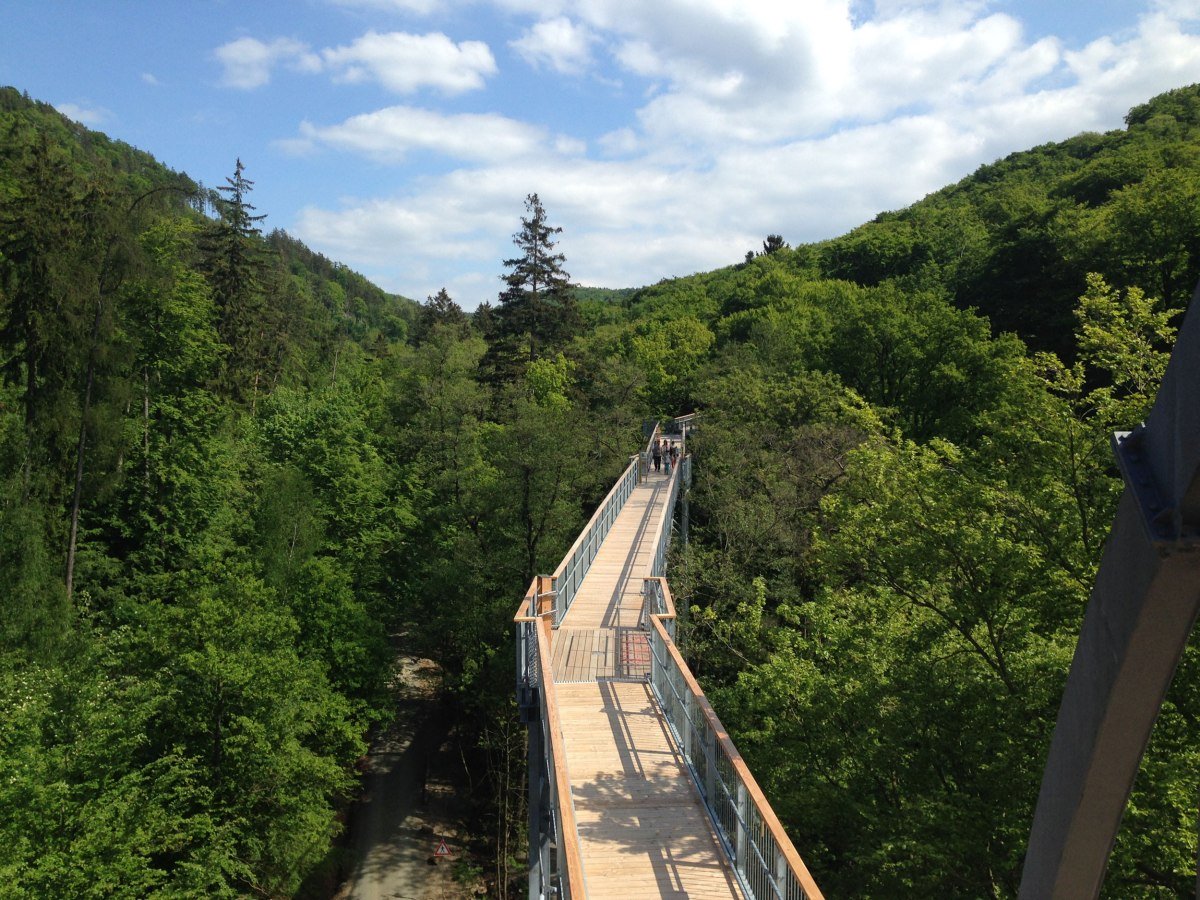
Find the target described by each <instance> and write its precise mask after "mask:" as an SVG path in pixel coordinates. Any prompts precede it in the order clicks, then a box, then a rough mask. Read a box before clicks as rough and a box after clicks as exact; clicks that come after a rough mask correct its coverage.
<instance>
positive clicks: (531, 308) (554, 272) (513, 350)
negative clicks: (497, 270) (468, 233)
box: [490, 194, 578, 371]
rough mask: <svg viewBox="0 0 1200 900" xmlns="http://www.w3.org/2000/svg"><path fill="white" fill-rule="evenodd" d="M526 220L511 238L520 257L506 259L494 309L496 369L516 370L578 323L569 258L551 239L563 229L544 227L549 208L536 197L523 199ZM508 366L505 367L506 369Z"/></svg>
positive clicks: (492, 354) (561, 338) (553, 343)
mask: <svg viewBox="0 0 1200 900" xmlns="http://www.w3.org/2000/svg"><path fill="white" fill-rule="evenodd" d="M525 209H526V211H527V212H528V216H527V217H526V218H522V219H521V230H520V231H518V232H517V233H516V234H514V235H513V243H514V244H516V246H517V248H518V249H519V250H520V251H521V253H520V255H519V256H516V257H514V258H512V259H506V260H505V261H504V265H505V267H506V268H508V269H509V270H510V271H509V272H508V274H507V275H504V276H502V278H503V279H504V284H505V288H504V290H503V291H501V293H500V306H499V307H498V308H497V310H496V320H497V321H496V332H495V343H494V344H493V346H492V352H491V354H490V355H491V356H492V362H493V364H495V365H496V368H497V370H503V369H505V368H508V369H510V370H512V371H515V370H516V369H518V368H520V367H521V366H522V365H524V364H528V363H529V362H532V361H533V360H535V359H537V358H538V357H539V356H541V355H544V353H545V352H546V350H547V349H549V348H552V347H554V346H557V345H560V344H561V343H563V342H564V341H565V340H566V339H567V338H568V337H570V335H571V334H572V332H573V331H574V330H575V328H576V326H577V324H578V311H577V310H576V307H575V300H574V298H573V296H572V293H571V276H570V275H568V274H567V272H566V271H565V270H564V269H563V263H565V262H566V256H564V255H563V254H562V253H555V252H554V247H555V243H556V242H555V241H554V238H553V236H554V235H556V234H561V233H562V228H559V227H551V226H550V225H548V224H546V210H545V209H544V208H543V207H542V202H541V200H539V199H538V195H537V194H529V195H528V196H527V197H526V198H525ZM506 363H507V365H506Z"/></svg>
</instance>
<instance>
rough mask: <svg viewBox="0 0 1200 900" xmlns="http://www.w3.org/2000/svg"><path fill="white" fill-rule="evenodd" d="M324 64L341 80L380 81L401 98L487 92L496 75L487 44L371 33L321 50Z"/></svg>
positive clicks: (435, 35)
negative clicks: (426, 90)
mask: <svg viewBox="0 0 1200 900" xmlns="http://www.w3.org/2000/svg"><path fill="white" fill-rule="evenodd" d="M321 60H322V62H323V64H324V66H325V68H327V69H330V70H332V71H333V72H334V77H335V78H336V79H337V80H339V81H345V82H351V83H354V82H361V81H367V80H372V81H377V82H379V83H380V84H381V85H383V86H384V87H385V88H387V89H388V90H390V91H394V92H396V93H400V94H411V93H413V92H415V91H417V90H419V89H420V88H423V87H431V88H436V89H438V90H440V91H442V92H443V93H446V94H459V93H462V92H464V91H470V90H475V89H477V88H481V87H483V86H484V83H485V79H486V78H487V76H489V75H494V74H495V73H496V71H497V69H496V60H495V59H494V58H493V56H492V51H491V50H490V49H488V46H487V44H484V43H482V42H480V41H463V42H462V43H459V44H456V43H454V42H453V41H451V40H450V38H448V37H446V35H444V34H441V33H433V34H423V35H419V34H407V33H405V32H402V31H393V32H389V33H387V34H379V33H377V32H374V31H371V32H368V33H367V34H365V35H363V36H362V37H360V38H358V39H357V40H356V41H354V42H353V43H352V44H349V45H347V46H344V47H334V48H330V49H327V50H323V51H321Z"/></svg>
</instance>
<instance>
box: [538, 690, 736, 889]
mask: <svg viewBox="0 0 1200 900" xmlns="http://www.w3.org/2000/svg"><path fill="white" fill-rule="evenodd" d="M556 691H557V694H558V708H559V715H560V717H561V721H562V730H563V735H564V740H565V743H566V755H567V767H568V770H569V771H570V775H571V796H572V798H573V799H574V802H575V817H576V821H577V822H578V826H579V844H580V850H581V853H582V856H583V868H584V875H585V877H586V879H587V895H588V898H589V900H605V898H612V900H640V898H644V897H672V898H684V897H688V898H703V900H707V898H718V897H720V898H730V897H736V898H740V897H742V894H741V892H740V891H739V889H738V886H737V882H736V880H735V879H734V877H733V874H732V872H731V871H730V869H729V866H728V864H727V862H726V857H725V855H724V853H723V852H722V851H721V848H720V845H719V844H718V843H717V838H716V836H715V835H714V833H713V830H712V825H711V823H710V821H709V818H708V813H707V812H706V811H705V809H704V805H703V803H702V802H701V800H700V795H699V794H698V793H697V792H696V789H695V786H694V785H693V783H692V779H691V776H690V775H689V774H688V772H687V769H686V767H685V765H684V763H683V759H682V758H681V757H680V756H679V754H678V753H677V751H676V749H675V746H674V743H673V742H672V740H671V737H670V733H669V732H668V731H667V727H666V724H665V723H664V722H663V719H662V716H661V714H660V713H659V710H658V706H657V704H656V703H655V701H654V697H653V695H652V694H651V693H650V688H649V686H648V685H646V684H645V683H641V682H634V681H602V682H598V683H593V684H564V685H560V686H558V687H557V688H556Z"/></svg>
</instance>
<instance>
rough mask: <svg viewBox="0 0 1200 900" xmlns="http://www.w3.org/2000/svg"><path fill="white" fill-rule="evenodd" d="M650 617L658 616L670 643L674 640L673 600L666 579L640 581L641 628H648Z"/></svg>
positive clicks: (654, 578) (655, 578)
mask: <svg viewBox="0 0 1200 900" xmlns="http://www.w3.org/2000/svg"><path fill="white" fill-rule="evenodd" d="M650 616H658V618H659V621H661V622H662V623H663V628H664V629H665V630H666V632H667V635H668V636H669V637H670V638H671V640H672V641H674V640H675V600H674V598H673V597H672V596H671V588H670V586H669V585H668V584H667V579H665V578H662V577H653V578H643V579H642V617H643V627H645V628H649V624H648V623H649V621H650V618H649V617H650Z"/></svg>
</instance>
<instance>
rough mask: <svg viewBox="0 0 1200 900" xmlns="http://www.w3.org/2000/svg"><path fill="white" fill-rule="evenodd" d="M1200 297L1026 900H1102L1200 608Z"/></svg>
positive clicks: (1128, 514) (1068, 721)
mask: <svg viewBox="0 0 1200 900" xmlns="http://www.w3.org/2000/svg"><path fill="white" fill-rule="evenodd" d="M1198 307H1200V289H1197V292H1196V295H1195V297H1193V299H1192V308H1191V311H1190V313H1189V314H1188V316H1187V318H1186V319H1185V320H1184V323H1183V327H1182V328H1181V329H1180V332H1179V339H1178V341H1177V343H1176V346H1175V351H1174V353H1173V354H1172V356H1171V362H1170V364H1169V365H1168V367H1167V372H1166V375H1165V376H1164V378H1163V383H1162V387H1161V388H1160V389H1159V392H1158V396H1157V397H1156V398H1155V401H1154V408H1153V410H1151V412H1150V416H1149V418H1148V419H1147V420H1146V423H1145V425H1144V426H1138V428H1136V429H1135V430H1134V431H1132V432H1129V433H1123V434H1118V435H1116V436H1115V437H1114V439H1113V443H1114V447H1115V449H1116V454H1117V459H1118V461H1119V463H1120V465H1121V471H1122V474H1123V475H1124V477H1125V482H1126V485H1125V491H1124V493H1123V494H1122V496H1121V501H1120V505H1119V507H1118V509H1117V516H1116V519H1115V521H1114V522H1113V527H1112V532H1111V533H1110V535H1109V538H1108V544H1107V545H1106V547H1105V549H1104V556H1103V558H1102V559H1101V562H1100V569H1099V571H1098V572H1097V574H1096V584H1095V587H1094V588H1093V590H1092V595H1091V599H1090V600H1089V601H1088V607H1087V611H1086V613H1085V615H1084V620H1083V628H1082V630H1081V632H1080V635H1079V643H1078V645H1077V646H1076V649H1075V658H1074V660H1073V661H1072V663H1071V672H1070V675H1069V676H1068V678H1067V686H1066V690H1065V691H1064V693H1063V699H1062V705H1061V706H1060V708H1059V712H1058V721H1057V723H1056V725H1055V728H1054V737H1053V739H1052V741H1051V744H1050V753H1049V756H1048V758H1047V760H1046V768H1045V772H1044V773H1043V775H1042V787H1041V792H1040V793H1039V795H1038V801H1037V808H1036V811H1035V812H1034V817H1033V827H1032V829H1031V831H1030V836H1029V847H1028V850H1027V851H1026V854H1025V868H1024V871H1023V873H1022V877H1021V888H1020V893H1019V897H1020V898H1021V900H1093V898H1095V897H1097V896H1098V895H1099V893H1100V888H1101V886H1102V884H1103V882H1104V872H1105V869H1106V868H1107V865H1108V857H1109V853H1110V852H1111V850H1112V846H1113V842H1114V841H1115V840H1116V836H1117V829H1118V828H1119V826H1120V824H1121V817H1122V815H1123V814H1124V811H1125V805H1126V803H1127V801H1128V799H1129V793H1130V791H1131V790H1132V788H1133V780H1134V776H1135V775H1136V774H1137V770H1138V767H1139V765H1140V764H1141V759H1142V754H1143V753H1144V752H1145V749H1146V744H1147V742H1148V741H1149V739H1150V731H1151V729H1152V728H1153V726H1154V721H1155V719H1156V718H1157V717H1158V712H1159V709H1160V708H1161V706H1162V702H1163V697H1164V695H1165V694H1166V691H1167V688H1168V687H1169V686H1170V684H1171V679H1172V678H1173V677H1174V674H1175V668H1176V666H1177V665H1178V663H1179V660H1180V657H1181V656H1182V655H1183V651H1184V647H1185V646H1186V644H1187V640H1188V636H1189V635H1190V634H1191V631H1192V628H1193V626H1194V625H1195V622H1196V616H1197V611H1198V610H1200V308H1198Z"/></svg>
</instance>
